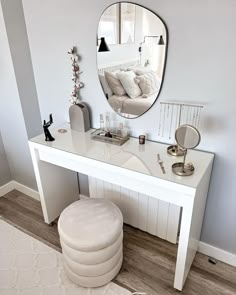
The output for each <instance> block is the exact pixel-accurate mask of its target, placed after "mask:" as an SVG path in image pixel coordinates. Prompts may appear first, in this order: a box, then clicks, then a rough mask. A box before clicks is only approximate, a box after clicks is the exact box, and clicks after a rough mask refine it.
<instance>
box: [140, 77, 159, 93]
mask: <svg viewBox="0 0 236 295" xmlns="http://www.w3.org/2000/svg"><path fill="white" fill-rule="evenodd" d="M135 81H136V82H137V83H138V85H139V87H140V89H141V90H142V93H143V95H151V94H153V93H155V92H157V91H158V90H159V89H160V81H159V79H158V76H157V75H156V74H155V73H154V72H152V71H151V72H149V73H146V74H144V75H141V76H137V78H136V79H135Z"/></svg>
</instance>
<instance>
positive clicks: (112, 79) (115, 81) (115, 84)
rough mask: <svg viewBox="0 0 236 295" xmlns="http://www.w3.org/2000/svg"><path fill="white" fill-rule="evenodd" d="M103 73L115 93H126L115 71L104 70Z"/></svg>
mask: <svg viewBox="0 0 236 295" xmlns="http://www.w3.org/2000/svg"><path fill="white" fill-rule="evenodd" d="M104 75H105V79H106V81H107V83H108V85H109V86H110V88H111V90H112V92H113V93H114V94H115V95H118V96H122V95H125V94H126V92H125V89H124V87H123V86H122V84H121V82H120V80H119V78H118V77H117V73H111V72H104Z"/></svg>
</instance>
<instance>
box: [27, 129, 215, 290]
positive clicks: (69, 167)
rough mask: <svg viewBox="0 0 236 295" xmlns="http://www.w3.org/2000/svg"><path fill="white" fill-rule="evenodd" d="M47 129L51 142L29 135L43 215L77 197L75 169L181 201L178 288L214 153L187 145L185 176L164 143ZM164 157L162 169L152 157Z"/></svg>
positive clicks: (194, 242) (193, 246)
mask: <svg viewBox="0 0 236 295" xmlns="http://www.w3.org/2000/svg"><path fill="white" fill-rule="evenodd" d="M64 128H66V129H67V131H68V132H66V133H59V132H58V131H57V129H55V130H53V131H52V135H53V136H54V137H55V141H53V142H45V138H44V134H41V135H39V136H37V137H35V138H33V139H31V140H30V141H29V146H30V151H31V156H32V160H33V165H34V171H35V175H36V180H37V184H38V189H39V194H40V200H41V204H42V209H43V214H44V220H45V222H46V223H51V222H52V221H53V220H54V219H55V218H56V217H58V216H59V215H60V213H61V212H62V210H63V209H64V208H65V207H67V206H68V205H69V204H71V203H72V202H74V201H75V200H77V199H78V196H79V189H78V182H77V175H76V173H75V172H74V171H77V172H81V173H83V174H87V175H90V176H93V177H96V178H98V179H102V180H105V181H108V182H110V183H113V184H117V185H120V186H122V187H125V188H128V189H132V190H135V191H138V192H140V193H143V194H146V195H149V196H152V197H154V198H157V199H159V200H163V201H167V202H169V203H172V204H175V205H178V206H181V207H182V218H181V226H180V236H179V245H178V253H177V262H176V270H175V279H174V288H176V289H178V290H182V288H183V285H184V282H185V279H186V277H187V274H188V272H189V269H190V267H191V264H192V261H193V259H194V256H195V253H196V251H197V248H198V242H199V238H200V233H201V227H202V221H203V216H204V210H205V203H206V198H207V192H208V187H209V182H210V175H211V170H212V164H213V159H214V155H213V154H211V153H206V152H200V151H195V150H190V151H188V155H187V161H191V162H193V164H194V165H195V173H194V174H193V175H192V176H189V177H180V176H176V175H174V174H173V173H172V171H171V165H172V164H173V163H174V162H177V161H179V160H180V159H178V158H175V157H171V156H170V155H168V154H167V153H166V148H167V145H165V144H161V143H156V142H150V141H146V144H145V145H139V143H138V139H134V138H131V139H130V140H128V141H127V142H126V143H125V144H123V145H122V146H114V145H111V144H108V143H102V142H98V141H94V140H92V139H90V133H91V132H92V131H88V132H86V133H80V132H76V131H71V130H70V127H69V125H66V126H64ZM157 153H159V154H160V157H161V159H162V160H163V165H164V167H165V171H166V174H163V172H162V169H161V168H160V166H159V164H158V162H157Z"/></svg>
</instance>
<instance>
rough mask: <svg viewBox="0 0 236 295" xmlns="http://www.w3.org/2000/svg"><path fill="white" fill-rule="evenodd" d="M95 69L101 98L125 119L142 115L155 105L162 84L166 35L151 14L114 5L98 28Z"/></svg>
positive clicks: (133, 6) (136, 7) (107, 11)
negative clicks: (102, 95) (100, 88)
mask: <svg viewBox="0 0 236 295" xmlns="http://www.w3.org/2000/svg"><path fill="white" fill-rule="evenodd" d="M97 35H98V38H97V45H98V48H97V66H98V76H99V80H100V83H101V86H102V89H103V91H104V94H105V97H106V99H107V101H108V103H109V104H110V106H111V107H112V109H113V110H114V111H115V112H117V113H118V114H120V115H121V116H123V117H126V118H136V117H138V116H140V115H142V114H144V113H145V112H146V111H147V110H148V109H149V108H150V107H151V106H152V105H153V103H154V102H155V101H156V99H157V97H158V95H159V93H160V89H161V85H162V80H163V72H164V66H165V56H166V47H167V32H166V28H165V25H164V23H163V21H162V20H161V19H160V18H159V17H158V16H157V15H155V14H154V13H153V12H151V11H149V10H148V9H146V8H143V7H141V6H139V5H136V4H133V3H127V2H126V3H116V4H113V5H111V6H109V7H108V8H107V9H106V10H105V11H104V13H103V14H102V16H101V18H100V21H99V25H98V34H97Z"/></svg>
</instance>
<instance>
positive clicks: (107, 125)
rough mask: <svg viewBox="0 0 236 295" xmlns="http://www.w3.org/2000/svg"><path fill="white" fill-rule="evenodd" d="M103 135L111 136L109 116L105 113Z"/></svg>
mask: <svg viewBox="0 0 236 295" xmlns="http://www.w3.org/2000/svg"><path fill="white" fill-rule="evenodd" d="M105 136H106V137H110V138H112V134H111V124H110V118H109V115H108V114H106V133H105Z"/></svg>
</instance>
